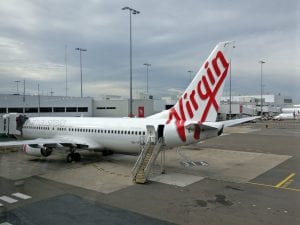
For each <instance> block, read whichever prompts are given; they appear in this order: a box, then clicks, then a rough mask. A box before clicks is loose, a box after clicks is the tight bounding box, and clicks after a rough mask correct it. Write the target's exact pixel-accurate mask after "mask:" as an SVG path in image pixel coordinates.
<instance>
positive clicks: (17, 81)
mask: <svg viewBox="0 0 300 225" xmlns="http://www.w3.org/2000/svg"><path fill="white" fill-rule="evenodd" d="M15 82H16V83H17V94H19V83H20V82H21V81H20V80H15Z"/></svg>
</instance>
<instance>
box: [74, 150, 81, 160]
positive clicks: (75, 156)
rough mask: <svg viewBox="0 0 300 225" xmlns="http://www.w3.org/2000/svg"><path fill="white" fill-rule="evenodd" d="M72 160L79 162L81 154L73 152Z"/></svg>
mask: <svg viewBox="0 0 300 225" xmlns="http://www.w3.org/2000/svg"><path fill="white" fill-rule="evenodd" d="M73 160H74V161H75V162H79V161H80V160H81V155H80V154H79V153H78V152H75V153H74V154H73Z"/></svg>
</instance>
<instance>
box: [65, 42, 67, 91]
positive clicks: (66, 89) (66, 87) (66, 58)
mask: <svg viewBox="0 0 300 225" xmlns="http://www.w3.org/2000/svg"><path fill="white" fill-rule="evenodd" d="M67 50H68V45H65V63H66V97H67V96H68V61H67V60H68V59H67Z"/></svg>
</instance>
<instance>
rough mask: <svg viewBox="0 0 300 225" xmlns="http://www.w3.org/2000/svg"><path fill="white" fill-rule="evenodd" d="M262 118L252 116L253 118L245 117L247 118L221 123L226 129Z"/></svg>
mask: <svg viewBox="0 0 300 225" xmlns="http://www.w3.org/2000/svg"><path fill="white" fill-rule="evenodd" d="M259 118H260V116H252V117H245V118H240V119H234V120H225V121H221V123H222V124H223V125H224V127H231V126H234V125H238V124H241V123H245V122H248V121H252V120H255V119H259Z"/></svg>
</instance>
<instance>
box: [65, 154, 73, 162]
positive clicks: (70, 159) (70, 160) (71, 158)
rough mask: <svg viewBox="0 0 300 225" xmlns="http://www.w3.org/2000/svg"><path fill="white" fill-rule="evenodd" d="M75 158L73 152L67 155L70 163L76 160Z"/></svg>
mask: <svg viewBox="0 0 300 225" xmlns="http://www.w3.org/2000/svg"><path fill="white" fill-rule="evenodd" d="M73 158H74V157H73V155H72V153H70V154H68V155H67V162H68V163H71V162H72V161H73V160H74V159H73Z"/></svg>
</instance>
